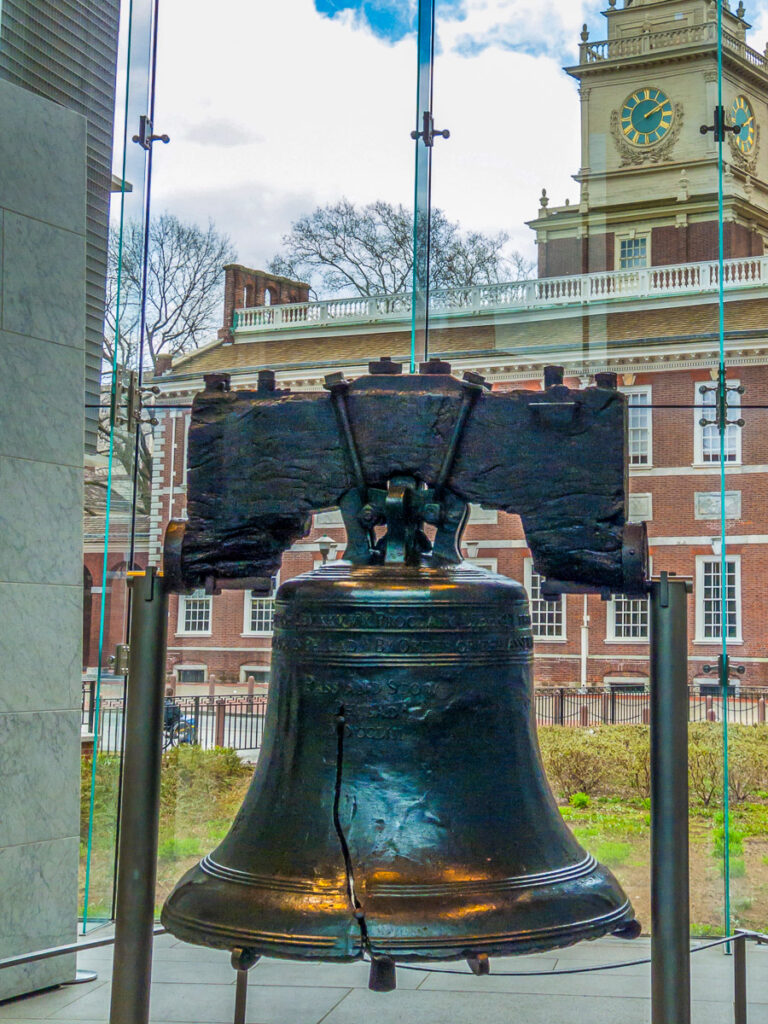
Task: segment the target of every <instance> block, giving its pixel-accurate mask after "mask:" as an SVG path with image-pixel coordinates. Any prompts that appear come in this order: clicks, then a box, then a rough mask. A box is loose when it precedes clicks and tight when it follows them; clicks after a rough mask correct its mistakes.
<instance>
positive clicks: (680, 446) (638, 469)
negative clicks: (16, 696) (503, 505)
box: [149, 0, 768, 686]
mask: <svg viewBox="0 0 768 1024" xmlns="http://www.w3.org/2000/svg"><path fill="white" fill-rule="evenodd" d="M740 10H741V9H740ZM714 13H715V12H714V9H713V7H712V5H711V4H709V3H708V2H706V0H645V3H635V4H629V3H625V4H624V6H623V7H618V6H617V5H616V4H614V3H612V4H611V6H610V9H609V10H608V11H607V12H606V15H605V16H606V18H607V19H608V31H607V38H606V39H603V40H599V41H597V42H590V41H589V37H588V35H587V33H586V32H585V33H583V34H582V46H581V51H580V61H579V64H578V65H577V66H575V67H573V68H569V69H567V71H568V73H569V74H571V75H573V76H574V77H575V78H576V79H578V80H579V83H580V99H581V119H582V128H583V132H582V165H581V167H580V169H579V171H578V173H577V174H576V175H575V180H576V181H577V182H578V184H579V199H578V201H577V202H574V203H566V204H565V205H563V206H560V207H554V206H552V205H551V203H550V200H549V198H548V197H547V196H546V193H544V194H543V195H542V199H541V202H540V207H539V210H538V214H537V216H536V218H535V219H534V220H532V221H531V222H530V226H531V228H532V229H533V230H534V231H535V232H536V239H537V244H538V251H539V277H538V278H537V279H536V280H529V281H521V282H514V283H509V284H503V285H494V286H482V287H476V288H467V289H466V290H464V291H463V292H462V293H461V294H460V295H456V294H455V293H447V292H446V293H437V294H434V295H433V296H432V314H431V315H432V319H431V323H432V330H431V336H430V355H433V356H439V357H440V358H443V359H446V360H448V361H449V362H451V364H452V366H453V370H454V372H455V373H457V374H459V375H460V374H461V373H463V372H464V371H465V370H474V371H476V372H479V373H482V374H484V375H485V376H486V378H487V379H488V380H489V381H490V382H491V383H492V385H493V387H494V389H497V390H505V389H511V388H528V389H539V388H540V387H541V385H542V375H543V367H544V366H545V365H547V364H551V363H556V364H562V365H564V366H565V367H566V383H570V384H573V385H580V386H588V385H589V384H590V383H591V382H592V381H593V379H594V374H596V373H598V372H602V371H612V372H615V373H616V374H617V375H618V380H619V386H620V387H621V389H622V390H624V391H626V393H627V394H628V395H629V401H630V456H631V466H630V478H631V491H632V497H631V504H630V517H631V518H632V519H636V520H639V519H643V520H646V521H647V523H648V529H649V534H650V542H651V556H652V560H653V567H654V569H655V570H660V569H667V570H670V571H672V572H676V573H678V574H684V575H690V576H692V577H693V578H694V580H695V596H694V599H693V600H692V601H691V604H690V624H689V631H690V650H689V676H690V679H691V681H697V682H704V681H706V679H707V676H706V674H705V673H704V670H703V667H704V665H706V664H711V663H713V662H715V661H716V659H717V655H718V653H719V650H720V645H721V629H722V628H723V626H724V628H725V630H726V634H727V639H728V644H729V648H730V651H731V656H732V660H733V663H734V664H735V665H743V666H744V669H745V671H744V674H743V676H741V678H740V682H741V683H743V684H744V685H749V686H753V685H764V684H768V628H767V627H766V624H765V604H766V602H765V597H764V591H765V585H766V584H765V581H766V579H768V507H767V506H768V503H767V502H766V479H767V477H766V474H767V473H768V429H766V428H768V257H766V256H763V255H762V254H763V252H764V251H766V247H765V239H766V238H767V237H768V150H764V149H761V148H760V145H759V136H758V135H753V136H752V141H751V142H750V140H749V131H746V132H745V137H744V139H742V140H741V141H742V142H743V143H744V145H741V143H740V142H739V141H737V140H736V136H733V135H731V136H730V141H729V143H728V144H727V145H726V155H727V165H726V167H725V173H724V203H723V206H724V212H725V230H724V238H725V254H726V263H725V269H724V288H725V292H726V299H727V301H726V304H725V313H724V330H725V346H726V352H727V363H728V384H729V386H731V387H732V388H733V389H734V390H732V391H731V392H730V396H731V402H732V413H733V419H734V420H736V419H738V418H739V417H740V416H741V417H742V418H743V420H744V426H743V428H742V427H740V426H738V425H733V426H731V427H729V428H728V431H727V436H726V453H727V464H726V470H725V472H726V482H727V495H726V508H725V512H726V517H727V529H728V538H729V539H728V545H727V565H726V596H727V607H726V616H725V619H726V621H725V623H724V624H723V623H722V622H721V621H720V601H719V599H720V582H721V581H720V544H719V534H720V519H719V516H720V490H719V488H720V467H719V437H718V433H717V430H716V428H715V427H714V426H711V425H705V426H702V425H701V423H700V421H701V420H702V419H708V418H710V414H708V413H707V410H706V408H705V407H706V406H707V405H711V404H712V403H713V402H714V392H713V390H711V389H712V387H713V384H714V382H715V381H716V379H717V363H718V344H719V327H720V306H719V302H718V297H719V295H718V292H719V267H718V263H717V259H716V256H717V238H718V195H717V147H716V145H715V143H714V140H713V136H712V134H711V133H710V134H709V135H702V134H701V133H700V131H699V126H700V125H702V124H708V123H711V120H712V110H713V109H714V106H715V102H716V96H717V92H716V85H717V74H716V60H717V52H716V35H715V32H714V23H713V20H712V19H713V16H714ZM724 18H725V20H726V29H727V32H728V35H727V37H726V43H725V54H724V83H725V84H724V102H725V108H726V113H727V115H728V117H729V118H730V119H731V120H733V121H738V120H739V118H740V117H741V114H740V111H743V110H744V109H747V110H748V111H751V112H752V118H753V119H754V121H756V122H757V124H758V125H761V124H762V125H765V126H766V128H767V129H768V65H766V59H765V57H764V55H763V54H759V53H757V52H756V51H753V50H751V49H749V47H747V46H746V43H745V34H746V28H747V27H748V26H747V25H746V23H745V22H744V21H743V17H742V16H741V15H740V14H738V13H737V14H733V13H731V12H730V11H724ZM649 103H650V105H651V106H650V107H648V109H651V108H653V112H654V116H655V114H660V118H659V126H658V128H654V129H653V131H650V130H649V131H647V132H645V133H644V135H640V136H639V137H637V138H635V135H637V133H636V132H635V130H634V128H633V127H632V125H633V120H632V118H633V116H635V119H637V117H638V116H642V117H645V115H643V114H642V110H643V109H645V108H643V106H642V104H646V106H647V105H648V104H649ZM638 105H639V108H638V109H640V111H641V115H633V111H634V110H635V107H638ZM640 123H641V124H643V123H644V122H643V121H641V122H640ZM653 123H654V124H655V121H654V122H653ZM627 126H628V127H627ZM646 127H649V128H650V123H649V125H647V126H646ZM305 288H306V286H304V285H302V284H300V283H294V282H286V281H285V280H284V279H280V278H272V277H270V276H269V275H267V274H265V273H263V272H261V271H255V270H249V269H248V268H245V267H242V266H235V267H228V268H227V285H226V294H227V301H226V304H225V310H224V322H223V326H222V330H221V331H220V332H219V337H218V339H217V340H216V341H215V342H213V343H212V344H211V345H209V346H207V347H206V348H203V349H199V350H197V351H196V352H193V353H190V354H188V355H186V356H183V357H181V358H179V359H176V360H175V361H174V362H173V364H172V365H171V366H167V367H165V368H164V369H163V372H162V373H161V374H160V375H159V376H158V377H157V379H156V383H157V384H158V385H159V387H160V388H161V396H160V399H159V403H158V412H157V417H158V419H159V424H158V426H157V428H156V430H155V449H154V469H153V472H154V478H153V498H152V508H151V514H150V525H149V559H150V561H151V562H157V561H159V558H160V551H161V543H162V536H163V532H164V529H165V525H166V524H167V522H168V520H169V518H171V517H172V516H173V517H177V516H182V515H183V514H184V502H185V489H186V479H185V473H186V457H185V456H186V431H187V427H188V421H189V413H188V411H186V410H184V409H173V408H168V409H164V408H163V405H164V404H166V405H168V406H173V405H176V406H178V405H184V404H185V403H187V402H189V401H190V400H191V398H192V396H193V395H194V394H195V393H196V392H197V391H199V390H201V388H202V386H203V377H204V375H205V374H206V373H210V372H227V373H229V374H230V375H231V387H232V388H233V389H236V388H238V387H253V386H255V383H256V378H257V374H258V371H259V370H260V369H264V368H270V369H272V370H274V371H276V373H277V376H278V380H279V384H280V386H282V387H286V386H288V387H291V388H293V389H295V390H307V389H320V388H322V384H323V379H324V377H325V376H326V375H327V374H329V373H332V372H337V371H343V372H344V373H345V374H346V375H347V376H349V377H353V376H356V375H360V374H362V373H365V372H366V369H367V364H368V362H369V361H371V360H374V359H377V358H379V357H381V356H382V355H389V356H391V357H392V358H393V359H395V360H400V361H402V362H404V363H406V364H407V362H408V358H409V354H410V329H409V328H410V311H409V304H408V299H407V297H405V296H404V297H401V298H400V300H399V301H393V300H392V296H388V297H387V296H381V297H366V298H353V299H338V300H329V301H323V302H310V301H308V300H307V297H306V291H302V289H305ZM259 296H269V297H270V298H269V301H267V300H266V298H265V299H263V300H262V301H261V302H257V301H256V298H255V297H259ZM702 387H703V388H708V389H710V390H706V391H705V392H703V393H702V392H701V388H702ZM739 387H743V388H744V393H743V396H742V394H741V393H740V392H739V391H737V390H735V389H736V388H739ZM695 406H699V408H695ZM739 406H742V409H741V412H740V411H739V408H738V407H739ZM757 406H759V407H761V408H752V407H757ZM702 407H704V408H702ZM343 536H344V531H343V529H342V527H341V520H340V517H339V515H338V513H337V512H334V511H332V510H329V511H328V512H325V513H322V514H320V515H318V516H316V517H315V522H314V526H313V529H312V532H311V533H310V535H309V536H308V537H306V538H305V539H304V540H303V541H302V542H301V543H299V544H297V545H295V547H294V548H293V549H292V550H291V551H290V552H289V553H288V554H287V555H286V557H285V559H284V561H283V569H282V578H283V579H286V578H289V577H292V576H294V575H297V574H298V573H301V572H304V571H307V570H309V569H311V568H313V566H314V565H316V564H318V563H319V562H320V561H321V560H322V557H323V556H324V551H323V550H322V549H323V548H325V549H326V551H327V549H328V548H329V541H328V538H330V539H332V541H333V542H334V545H335V546H331V549H330V552H329V553H328V557H335V556H337V555H339V554H340V553H341V551H342V550H343ZM463 550H464V552H465V554H466V556H467V557H468V558H470V559H471V560H473V561H475V562H477V563H478V564H480V565H483V566H486V567H489V568H492V569H495V570H498V571H499V572H501V573H504V574H506V575H509V576H511V577H514V578H516V579H519V580H521V581H523V582H524V583H525V585H526V587H527V588H528V590H529V595H530V597H531V600H532V615H533V623H534V636H535V639H536V648H535V659H536V681H537V683H538V684H555V683H557V684H577V685H579V684H581V685H599V686H604V685H605V686H612V685H619V686H627V685H635V684H637V685H639V684H642V683H644V682H645V681H646V680H647V676H648V647H647V629H648V619H647V604H646V602H644V601H631V600H627V599H623V598H616V599H614V600H612V601H610V602H603V601H601V600H600V599H599V597H596V596H590V597H588V598H586V597H582V596H578V595H577V596H568V597H564V598H562V600H561V601H560V602H557V603H554V604H552V603H546V602H544V601H543V600H541V598H540V596H539V580H538V578H537V577H536V575H535V573H534V572H533V570H532V566H531V561H530V556H529V552H528V550H527V548H526V545H525V539H524V536H523V533H522V530H521V527H520V524H519V521H518V520H517V519H516V517H513V516H508V515H505V514H503V513H496V512H489V511H486V510H482V509H473V510H472V515H471V518H470V521H469V525H468V528H467V530H466V532H465V536H464V541H463ZM271 613H272V601H271V599H269V598H252V596H251V595H250V593H248V592H246V593H243V592H238V591H228V592H224V593H223V594H221V595H219V596H216V597H214V598H210V597H206V596H205V595H204V594H195V595H192V596H188V597H182V598H173V599H172V602H171V613H170V625H169V638H168V658H169V666H168V667H169V672H173V674H174V675H175V677H176V678H177V680H178V681H179V683H181V684H185V685H187V686H192V685H195V684H205V682H207V681H209V680H210V676H211V674H215V676H216V677H217V679H219V680H220V681H223V682H225V683H230V684H233V686H234V685H237V684H240V685H242V684H243V682H244V680H245V679H246V678H247V676H248V675H254V676H255V677H256V678H257V679H259V680H263V679H264V678H265V673H266V671H267V668H268V665H269V660H270V625H271ZM710 679H711V677H710Z"/></svg>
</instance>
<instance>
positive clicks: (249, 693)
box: [246, 676, 256, 699]
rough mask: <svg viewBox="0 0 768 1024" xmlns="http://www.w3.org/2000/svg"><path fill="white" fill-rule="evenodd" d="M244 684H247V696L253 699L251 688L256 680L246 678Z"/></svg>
mask: <svg viewBox="0 0 768 1024" xmlns="http://www.w3.org/2000/svg"><path fill="white" fill-rule="evenodd" d="M246 683H247V684H248V696H249V697H250V698H251V699H253V688H254V686H255V685H256V679H255V678H254V677H253V676H248V678H247V679H246Z"/></svg>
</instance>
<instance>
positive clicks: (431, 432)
mask: <svg viewBox="0 0 768 1024" xmlns="http://www.w3.org/2000/svg"><path fill="white" fill-rule="evenodd" d="M400 370H401V368H400V366H399V364H395V363H392V362H390V361H389V360H381V361H380V362H378V363H371V364H370V366H369V371H370V372H369V374H368V375H367V376H364V377H360V378H358V379H357V380H354V381H351V382H349V381H346V380H345V379H344V378H343V376H342V375H341V374H335V375H332V376H331V377H329V378H328V379H327V380H326V392H325V393H291V392H289V391H285V390H283V391H281V390H278V389H277V388H276V387H275V378H274V374H273V373H271V372H270V371H262V372H261V373H260V374H259V386H258V388H257V389H256V390H248V391H230V390H229V377H228V375H226V374H212V375H209V376H208V377H206V388H205V391H203V392H201V393H200V394H199V395H197V396H196V398H195V400H194V404H193V408H192V421H191V426H190V431H189V444H188V473H187V482H188V501H187V509H188V516H189V518H188V520H187V521H186V522H184V523H181V522H174V523H171V525H170V526H169V529H168V533H167V534H166V547H165V573H166V576H167V577H168V581H169V583H170V586H171V588H172V589H175V590H189V589H192V588H195V587H201V586H204V587H206V589H207V590H208V591H209V592H213V591H214V590H216V589H218V588H221V587H240V588H252V589H256V590H258V589H267V587H268V584H269V579H270V577H272V576H274V574H275V573H276V572H277V571H278V570H279V568H280V562H281V559H282V555H283V552H284V551H285V550H286V549H287V548H289V547H290V546H291V544H293V543H294V542H295V541H297V540H299V539H300V538H301V537H303V536H306V534H307V533H308V532H309V529H310V526H311V522H312V513H313V512H315V511H318V510H321V509H328V508H333V507H338V508H340V509H341V512H342V515H343V517H344V523H345V526H346V528H347V538H348V544H347V550H346V552H345V558H346V559H347V560H349V561H351V562H353V563H354V564H367V565H371V564H373V565H375V564H379V563H381V562H384V561H389V560H392V559H393V558H394V557H395V555H394V552H395V548H396V547H397V548H398V551H399V552H400V553H399V554H398V556H397V557H398V559H400V560H404V561H406V562H408V561H411V562H413V561H415V560H416V561H420V562H422V563H424V564H430V563H431V564H446V563H451V562H457V561H459V560H460V557H461V556H460V554H459V542H460V538H461V531H462V529H463V526H464V523H465V521H466V514H467V505H468V503H470V502H472V503H476V504H479V505H482V506H483V507H484V508H492V509H500V510H501V511H504V512H511V513H515V514H517V515H519V516H520V518H521V520H522V524H523V529H524V530H525V536H526V541H527V543H528V545H529V547H530V549H531V552H532V554H533V561H534V566H535V568H536V571H537V572H538V573H540V574H541V575H542V576H544V577H546V585H545V587H544V588H543V589H544V590H545V591H546V592H548V593H549V594H550V595H554V594H557V593H560V592H562V591H563V590H578V591H600V592H603V593H625V594H630V595H640V594H644V593H645V592H646V571H647V540H646V535H645V524H627V523H626V507H627V496H628V471H627V464H628V459H627V405H626V399H625V397H624V396H623V395H622V394H620V393H619V392H618V391H617V390H616V378H615V375H614V374H598V375H597V383H598V386H597V387H589V388H584V389H580V390H572V389H570V388H568V387H565V386H564V385H563V383H562V379H563V374H562V368H560V367H547V370H546V374H545V383H546V385H547V386H546V387H545V388H544V390H543V391H512V392H505V393H499V394H494V393H492V392H489V391H488V390H487V388H488V386H487V385H486V384H485V381H484V379H483V378H482V377H480V376H479V375H478V374H474V373H467V374H465V375H464V379H463V380H461V381H460V380H457V379H456V378H455V377H453V376H451V373H450V366H449V364H447V363H443V362H440V361H438V360H432V361H430V362H429V363H425V364H423V365H422V367H421V373H419V374H413V375H402V374H401V372H400ZM395 492H396V495H397V496H394V495H395ZM398 503H399V504H398ZM395 507H397V508H398V509H399V511H398V512H397V517H396V518H397V520H398V525H397V527H395V514H394V512H393V511H392V510H393V509H395ZM403 509H407V513H404V512H403ZM404 515H405V518H403V516H404ZM390 519H392V522H391V523H390V522H389V520H390ZM425 523H426V524H431V525H432V526H434V527H435V538H434V540H433V541H432V542H431V543H430V541H428V540H427V537H426V535H425V533H424V531H423V526H424V524H425ZM385 526H386V527H388V532H389V534H390V539H389V542H388V541H387V534H384V535H383V536H382V530H381V529H379V530H378V531H377V527H385ZM395 532H397V535H398V537H399V538H400V539H399V540H398V541H397V544H396V543H395Z"/></svg>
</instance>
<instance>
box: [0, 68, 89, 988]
mask: <svg viewBox="0 0 768 1024" xmlns="http://www.w3.org/2000/svg"><path fill="white" fill-rule="evenodd" d="M0 124H2V126H3V130H2V132H0V958H2V957H6V956H12V955H14V954H19V953H24V952H28V951H30V950H34V949H40V948H43V947H46V946H55V945H60V944H62V943H66V942H71V941H73V940H74V938H75V934H76V916H77V867H78V844H79V834H78V833H79V827H78V813H79V802H80V801H79V785H80V772H79V754H80V715H79V704H80V645H81V640H82V610H81V609H82V579H83V568H82V478H83V472H82V465H83V373H84V336H85V323H84V319H85V316H84V314H85V297H84V296H85V197H86V190H85V166H86V165H85V130H86V126H85V120H84V118H82V117H80V116H79V115H78V114H74V113H72V112H71V111H69V110H66V109H65V108H63V107H60V106H58V105H57V104H55V103H52V102H50V101H49V100H46V99H43V98H41V97H39V96H35V95H33V94H32V93H30V92H27V91H26V90H24V89H20V88H18V87H17V86H15V85H11V84H9V83H8V82H5V81H0ZM74 970H75V961H74V957H71V956H70V957H59V958H56V959H51V960H44V961H41V962H39V963H36V964H29V965H27V966H25V967H23V968H13V969H11V970H5V971H0V1000H1V999H7V998H9V997H10V996H14V995H19V994H21V993H23V992H28V991H32V990H33V989H37V988H43V987H46V986H49V985H55V984H58V983H59V982H61V981H66V980H68V979H71V978H72V977H73V975H74Z"/></svg>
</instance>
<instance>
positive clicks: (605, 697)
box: [600, 691, 611, 725]
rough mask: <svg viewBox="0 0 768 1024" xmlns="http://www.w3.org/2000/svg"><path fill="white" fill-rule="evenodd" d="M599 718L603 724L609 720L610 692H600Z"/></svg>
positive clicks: (606, 723)
mask: <svg viewBox="0 0 768 1024" xmlns="http://www.w3.org/2000/svg"><path fill="white" fill-rule="evenodd" d="M600 718H601V720H602V722H603V725H608V723H609V722H611V694H610V692H608V691H606V692H605V693H602V694H600Z"/></svg>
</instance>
